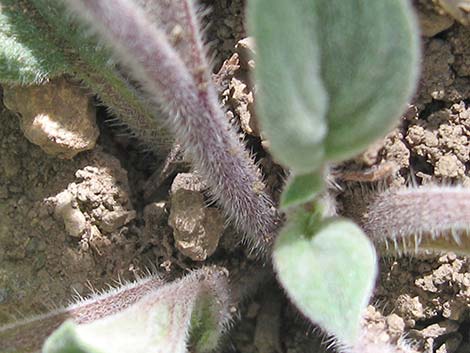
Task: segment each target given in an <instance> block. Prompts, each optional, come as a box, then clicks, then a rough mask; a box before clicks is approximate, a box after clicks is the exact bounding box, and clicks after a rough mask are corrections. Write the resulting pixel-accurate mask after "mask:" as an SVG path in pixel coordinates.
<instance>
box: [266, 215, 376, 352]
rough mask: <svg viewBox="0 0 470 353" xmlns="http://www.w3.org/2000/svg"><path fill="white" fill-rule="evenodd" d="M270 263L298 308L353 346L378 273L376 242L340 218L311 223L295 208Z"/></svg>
mask: <svg viewBox="0 0 470 353" xmlns="http://www.w3.org/2000/svg"><path fill="white" fill-rule="evenodd" d="M273 262H274V267H275V270H276V272H277V275H278V278H279V280H280V282H281V284H282V286H283V287H284V289H285V290H286V292H287V294H288V296H289V297H290V298H291V299H292V301H293V302H294V304H295V305H296V306H297V307H298V308H299V309H300V311H301V312H302V313H303V314H304V315H305V316H306V317H308V318H309V319H310V320H312V321H313V322H315V323H317V324H318V325H320V326H321V327H322V328H323V329H324V330H325V331H326V332H327V333H328V334H331V335H334V336H335V337H336V338H337V339H338V340H339V342H340V343H342V344H345V345H353V344H354V343H355V341H356V340H357V338H358V335H359V328H360V320H361V316H362V313H363V310H364V309H365V307H366V306H367V304H368V302H369V299H370V296H371V293H372V289H373V286H374V282H375V278H376V272H377V259H376V254H375V250H374V247H373V245H372V244H371V242H370V241H369V239H368V238H367V237H366V236H365V235H364V233H363V232H362V230H361V229H360V228H359V227H358V226H357V225H355V224H354V223H353V222H351V221H348V220H346V219H341V218H334V219H329V220H326V221H324V222H323V223H321V224H318V223H316V222H310V221H309V215H308V213H307V212H306V211H303V210H299V211H297V214H296V215H295V216H294V217H292V215H291V217H290V220H289V221H288V222H287V224H286V225H285V226H284V228H283V229H282V230H281V233H280V235H279V237H278V239H277V241H276V244H275V248H274V253H273Z"/></svg>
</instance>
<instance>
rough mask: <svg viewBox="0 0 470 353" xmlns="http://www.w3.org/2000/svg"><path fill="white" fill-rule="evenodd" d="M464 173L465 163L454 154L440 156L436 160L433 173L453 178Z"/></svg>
mask: <svg viewBox="0 0 470 353" xmlns="http://www.w3.org/2000/svg"><path fill="white" fill-rule="evenodd" d="M464 174H465V165H464V164H463V163H462V162H461V161H459V159H458V158H457V157H456V156H455V155H447V156H442V157H441V158H439V160H438V161H437V162H436V166H435V169H434V175H436V176H439V177H448V178H455V177H459V176H462V175H464Z"/></svg>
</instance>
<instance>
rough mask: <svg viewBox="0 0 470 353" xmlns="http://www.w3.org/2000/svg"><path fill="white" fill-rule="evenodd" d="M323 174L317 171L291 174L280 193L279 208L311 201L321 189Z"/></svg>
mask: <svg viewBox="0 0 470 353" xmlns="http://www.w3.org/2000/svg"><path fill="white" fill-rule="evenodd" d="M324 184H325V182H324V180H323V175H322V174H321V173H318V172H314V173H309V174H303V175H293V176H292V178H291V180H290V181H289V183H288V184H287V185H286V188H285V189H284V191H283V192H282V195H281V205H280V206H281V208H288V207H293V206H297V205H301V204H304V203H306V202H309V201H312V200H313V199H314V198H315V197H316V196H317V195H318V193H319V192H320V191H321V190H322V189H323V185H324Z"/></svg>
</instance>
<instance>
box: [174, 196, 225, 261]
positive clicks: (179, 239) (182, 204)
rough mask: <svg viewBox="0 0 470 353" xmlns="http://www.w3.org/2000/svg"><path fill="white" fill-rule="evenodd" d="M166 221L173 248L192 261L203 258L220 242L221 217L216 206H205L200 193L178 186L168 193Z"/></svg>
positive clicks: (222, 222)
mask: <svg viewBox="0 0 470 353" xmlns="http://www.w3.org/2000/svg"><path fill="white" fill-rule="evenodd" d="M168 224H169V225H170V227H172V228H173V237H174V239H175V244H176V248H177V249H178V250H179V251H180V252H181V253H182V254H183V255H185V256H188V257H189V258H191V259H192V260H194V261H204V260H205V259H206V258H207V257H208V256H210V255H212V254H213V253H214V251H215V249H216V248H217V245H218V244H219V238H220V236H221V234H222V232H223V229H224V218H223V216H222V215H221V213H220V211H219V210H218V209H216V208H213V207H205V206H204V197H203V196H202V194H201V193H199V192H196V191H191V190H184V189H179V190H177V191H176V192H175V193H174V194H172V196H171V211H170V217H169V220H168Z"/></svg>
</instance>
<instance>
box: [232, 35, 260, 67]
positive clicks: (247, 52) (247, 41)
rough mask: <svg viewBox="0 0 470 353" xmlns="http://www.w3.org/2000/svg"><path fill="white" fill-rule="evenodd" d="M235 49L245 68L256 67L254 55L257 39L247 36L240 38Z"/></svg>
mask: <svg viewBox="0 0 470 353" xmlns="http://www.w3.org/2000/svg"><path fill="white" fill-rule="evenodd" d="M235 50H236V51H237V53H238V55H239V56H240V63H241V64H242V66H243V67H244V68H246V69H248V68H251V69H252V68H254V66H255V63H254V60H253V57H254V56H255V41H254V39H253V37H246V38H243V39H241V40H239V41H238V43H237V44H236V45H235Z"/></svg>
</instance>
